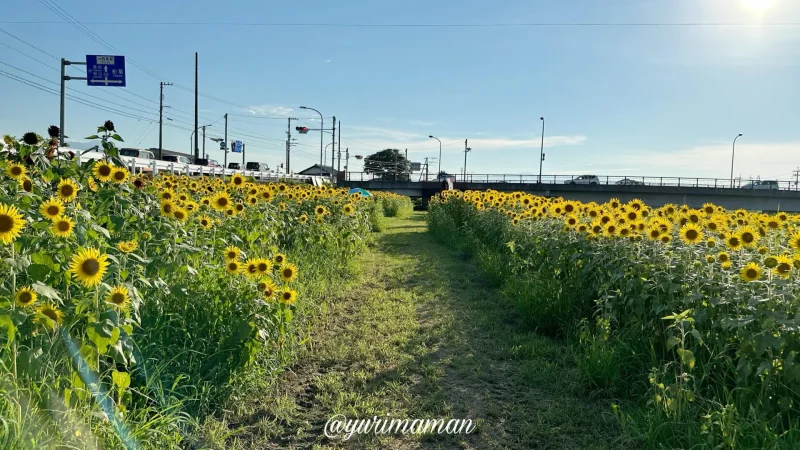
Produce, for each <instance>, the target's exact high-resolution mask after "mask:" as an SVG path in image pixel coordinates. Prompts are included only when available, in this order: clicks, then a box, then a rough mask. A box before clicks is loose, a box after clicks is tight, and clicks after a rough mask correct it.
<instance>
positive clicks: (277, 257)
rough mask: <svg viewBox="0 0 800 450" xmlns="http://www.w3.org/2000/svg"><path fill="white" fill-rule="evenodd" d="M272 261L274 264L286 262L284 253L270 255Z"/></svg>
mask: <svg viewBox="0 0 800 450" xmlns="http://www.w3.org/2000/svg"><path fill="white" fill-rule="evenodd" d="M272 262H273V263H275V265H276V266H280V265H282V264H283V263H284V262H286V255H284V254H283V253H278V254H276V255H275V256H273V257H272Z"/></svg>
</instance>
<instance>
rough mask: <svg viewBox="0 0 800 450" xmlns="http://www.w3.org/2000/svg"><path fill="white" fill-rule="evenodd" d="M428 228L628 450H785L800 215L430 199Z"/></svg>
mask: <svg viewBox="0 0 800 450" xmlns="http://www.w3.org/2000/svg"><path fill="white" fill-rule="evenodd" d="M428 220H429V227H430V230H431V232H433V233H434V234H436V235H437V236H438V237H439V238H440V239H441V240H443V241H445V242H447V243H448V244H450V245H452V246H454V247H457V248H460V249H462V250H464V251H465V252H467V253H468V254H471V255H472V256H473V257H474V258H475V260H476V262H477V263H478V264H479V265H480V266H481V268H482V270H483V272H484V273H485V274H486V275H487V276H488V277H489V278H490V279H491V280H492V281H493V282H495V283H497V284H498V285H500V286H501V288H502V291H503V293H504V294H505V295H506V296H507V297H508V298H510V299H511V300H512V301H513V302H515V303H516V304H517V305H518V307H519V309H520V311H521V312H522V314H523V316H524V318H525V320H527V321H528V323H529V324H530V326H532V327H535V328H536V329H537V330H538V331H539V332H542V333H546V334H548V335H551V336H553V337H556V338H560V339H565V340H567V341H568V342H569V343H570V348H571V349H572V351H573V353H574V359H575V362H576V364H577V366H578V367H579V369H580V374H581V382H582V383H583V385H584V387H585V388H586V390H587V393H588V394H589V395H593V396H600V397H604V398H609V399H611V400H610V402H611V403H612V406H613V408H612V413H613V414H614V415H615V416H616V417H617V419H618V421H619V423H620V424H621V426H622V427H623V429H624V430H625V431H626V433H627V435H628V436H630V439H631V443H630V445H631V446H632V447H638V446H644V447H646V448H690V447H691V448H753V449H755V448H800V431H798V430H799V428H798V425H800V395H798V394H799V393H800V334H798V333H799V332H800V316H798V312H800V301H798V299H797V297H798V293H800V215H796V214H787V213H775V214H764V213H760V212H751V211H745V210H736V211H728V210H725V209H723V208H721V207H719V206H716V205H713V204H705V205H703V207H702V208H700V209H693V208H689V207H687V206H686V205H664V206H661V207H658V208H651V207H648V206H647V205H646V204H644V203H643V202H641V201H639V200H632V201H630V202H628V203H624V204H623V203H621V202H620V201H619V200H617V199H610V200H609V201H607V202H606V203H603V204H596V203H581V202H578V201H570V200H564V199H562V198H544V197H538V196H534V195H530V194H526V193H523V192H515V193H501V192H493V191H487V192H471V191H468V192H459V191H446V192H443V193H442V194H441V195H439V196H437V197H436V198H434V199H433V200H432V201H431V205H430V211H429V218H428Z"/></svg>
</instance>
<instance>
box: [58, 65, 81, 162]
mask: <svg viewBox="0 0 800 450" xmlns="http://www.w3.org/2000/svg"><path fill="white" fill-rule="evenodd" d="M69 65H76V66H85V65H86V63H85V62H75V61H67V60H66V59H64V58H61V114H60V116H59V127H60V128H61V133H60V134H61V135H60V136H59V137H58V141H59V143H58V145H60V146H62V147H63V146H64V138H65V137H66V136H67V135H66V134H65V133H64V103H65V101H64V98H65V97H66V95H67V81H68V80H85V79H86V77H70V76H67V66H69Z"/></svg>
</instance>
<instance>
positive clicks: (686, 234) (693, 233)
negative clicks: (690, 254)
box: [680, 222, 703, 244]
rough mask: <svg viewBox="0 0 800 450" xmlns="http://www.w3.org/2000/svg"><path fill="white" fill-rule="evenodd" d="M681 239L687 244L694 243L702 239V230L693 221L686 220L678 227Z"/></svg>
mask: <svg viewBox="0 0 800 450" xmlns="http://www.w3.org/2000/svg"><path fill="white" fill-rule="evenodd" d="M680 236H681V240H682V241H683V242H685V243H687V244H696V243H697V242H700V241H701V240H702V239H703V231H702V230H701V229H700V226H698V225H697V224H696V223H695V222H688V223H687V224H686V225H684V226H682V227H681V229H680Z"/></svg>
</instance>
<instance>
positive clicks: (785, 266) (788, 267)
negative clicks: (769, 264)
mask: <svg viewBox="0 0 800 450" xmlns="http://www.w3.org/2000/svg"><path fill="white" fill-rule="evenodd" d="M776 260H777V262H778V265H777V266H775V268H774V269H772V273H774V274H775V275H777V276H779V277H781V278H789V276H790V275H791V274H792V267H793V264H792V258H790V257H789V256H787V255H781V256H778V257H777V258H776Z"/></svg>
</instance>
